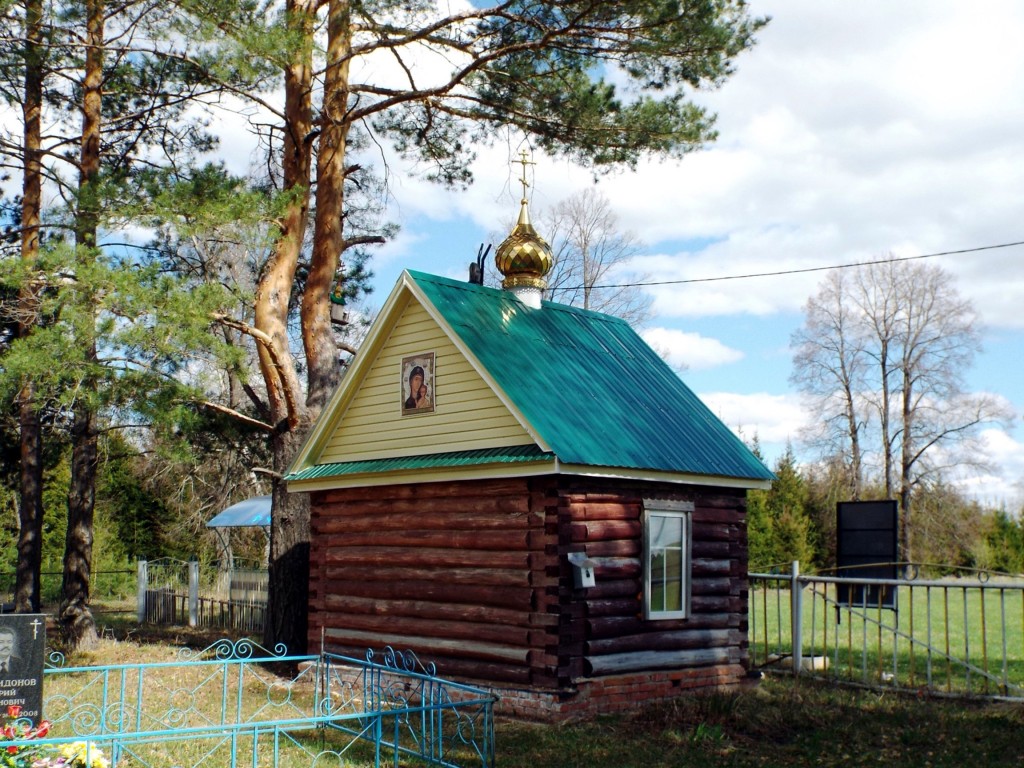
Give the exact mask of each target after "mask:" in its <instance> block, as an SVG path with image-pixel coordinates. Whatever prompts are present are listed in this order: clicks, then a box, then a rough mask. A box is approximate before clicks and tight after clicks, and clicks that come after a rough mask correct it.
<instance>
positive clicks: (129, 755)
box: [4, 640, 496, 768]
mask: <svg viewBox="0 0 1024 768" xmlns="http://www.w3.org/2000/svg"><path fill="white" fill-rule="evenodd" d="M45 691H46V698H45V702H44V714H45V716H46V718H47V720H48V721H49V722H50V726H49V732H48V733H46V734H44V736H43V737H42V738H33V739H19V738H16V737H15V738H8V739H5V740H4V749H5V754H6V753H10V751H11V750H13V751H14V752H13V754H14V756H15V757H29V758H30V759H32V760H36V759H37V758H38V759H39V760H42V759H43V758H45V757H46V756H47V755H57V754H58V753H59V750H60V748H61V747H64V748H66V747H67V745H68V743H69V742H77V743H78V745H79V747H78V749H79V750H80V751H81V752H82V753H83V755H84V754H85V752H86V750H88V751H89V752H90V756H89V757H97V758H99V757H102V758H103V759H104V760H106V759H109V761H110V763H109V764H111V765H117V766H119V768H128V767H129V766H139V767H144V768H172V766H173V767H175V768H183V767H184V766H191V767H192V768H199V766H212V765H215V766H225V767H227V766H231V767H232V768H233V767H234V766H240V765H246V766H251V767H252V768H258V767H259V766H274V767H275V768H289V767H292V766H294V767H296V768H297V767H298V766H323V765H328V764H330V765H347V764H350V760H356V761H358V764H360V765H374V766H380V765H382V764H385V763H386V764H391V765H395V766H398V765H399V764H400V760H401V761H402V762H401V764H407V762H408V761H409V760H411V761H413V762H414V763H415V764H417V765H431V766H443V767H445V768H460V767H462V766H465V767H467V768H468V767H470V766H479V767H480V768H491V766H493V765H494V719H493V705H494V703H495V701H496V698H495V696H493V695H492V694H490V693H488V692H486V691H482V690H479V689H476V688H472V687H470V686H466V685H461V684H458V683H454V682H451V681H448V680H444V679H442V678H439V677H438V676H437V674H436V670H435V669H434V667H433V666H432V665H429V664H428V665H423V664H421V663H420V662H419V660H418V659H416V657H415V656H414V655H413V654H411V653H409V652H405V653H396V652H394V651H393V650H391V649H390V648H387V649H384V651H383V652H382V653H374V652H372V651H368V652H367V655H366V658H365V659H354V658H347V657H342V656H336V655H331V654H321V655H319V656H287V655H285V654H284V651H283V649H279V650H278V652H276V653H271V652H269V651H266V650H265V649H262V648H259V646H257V645H256V644H254V643H251V642H249V641H239V642H231V641H228V640H221V641H218V642H217V643H215V644H213V645H211V646H210V647H208V648H206V649H204V650H202V651H191V650H188V649H183V650H182V652H181V653H180V654H179V657H178V658H177V659H175V660H174V661H167V662H155V663H138V664H118V665H110V666H102V667H64V666H61V665H60V663H59V662H58V664H57V665H56V666H54V667H52V668H48V669H47V670H46V672H45ZM101 753H102V754H101ZM83 762H84V763H86V764H93V765H95V764H99V761H98V760H97V762H95V763H94V762H92V761H91V759H88V757H86V756H83ZM6 764H7V763H4V765H6ZM12 764H17V765H21V764H22V763H21V762H17V763H12ZM24 764H25V765H28V764H29V762H27V761H26V762H24ZM32 764H33V765H35V764H37V763H35V762H33V763H32ZM39 764H45V765H51V764H57V763H55V762H44V763H39Z"/></svg>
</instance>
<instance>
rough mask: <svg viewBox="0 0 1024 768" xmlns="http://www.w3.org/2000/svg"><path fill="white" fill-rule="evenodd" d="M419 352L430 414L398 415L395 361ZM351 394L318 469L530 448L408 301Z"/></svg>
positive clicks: (527, 438)
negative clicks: (428, 360) (429, 373)
mask: <svg viewBox="0 0 1024 768" xmlns="http://www.w3.org/2000/svg"><path fill="white" fill-rule="evenodd" d="M426 352H433V353H434V376H435V378H434V387H433V392H432V396H433V399H434V411H433V412H432V413H422V414H414V415H403V414H402V400H403V389H402V359H403V358H406V357H409V356H412V355H420V354H423V353H426ZM353 384H356V382H353ZM357 386H358V391H357V392H355V393H354V394H353V395H352V396H351V398H350V399H349V400H348V402H349V405H348V407H347V408H346V409H345V411H344V413H343V414H342V415H341V418H340V420H339V421H338V422H337V426H336V427H335V430H334V433H333V434H331V435H330V436H329V437H328V438H327V440H326V441H325V442H324V443H323V445H324V448H323V451H322V452H321V453H320V455H319V456H318V457H316V461H317V463H318V464H328V463H334V462H341V461H362V460H365V459H382V458H393V457H396V456H414V455H418V454H424V453H444V452H448V451H464V450H475V449H482V448H496V447H505V446H512V445H530V444H533V443H534V442H535V441H534V439H533V438H532V437H530V435H529V433H527V431H526V430H525V429H524V428H523V427H522V425H521V424H520V423H519V422H518V421H517V420H516V418H515V417H514V416H513V415H512V413H511V412H510V411H509V410H508V408H506V407H505V405H504V403H502V402H501V400H500V399H499V398H498V396H497V395H496V394H495V393H494V391H493V390H492V389H491V388H490V386H489V385H488V383H487V382H486V381H484V379H483V378H482V377H481V376H480V374H478V373H477V372H476V371H475V370H474V369H473V367H472V366H471V365H470V363H469V361H468V360H466V358H465V357H464V356H463V354H462V353H461V352H460V351H459V350H458V348H457V347H456V346H455V345H454V344H453V343H452V342H451V341H450V340H449V338H448V336H447V335H446V334H445V333H444V331H443V330H442V328H441V327H440V326H439V325H438V324H437V323H436V322H435V321H434V320H433V319H432V318H431V317H430V315H428V314H427V312H426V310H424V309H423V307H422V306H421V305H420V304H419V302H418V301H416V300H415V299H412V300H410V301H409V303H408V304H407V305H406V307H405V308H404V310H402V312H401V315H400V316H399V318H398V320H397V322H396V323H395V325H394V326H393V328H392V331H391V334H390V335H389V337H388V338H387V340H386V341H385V342H384V343H383V345H382V347H381V348H380V351H379V353H378V355H377V357H376V360H374V362H373V364H372V365H371V366H370V369H369V371H368V372H367V373H366V375H365V376H364V377H363V379H362V381H361V382H359V383H358V385H357Z"/></svg>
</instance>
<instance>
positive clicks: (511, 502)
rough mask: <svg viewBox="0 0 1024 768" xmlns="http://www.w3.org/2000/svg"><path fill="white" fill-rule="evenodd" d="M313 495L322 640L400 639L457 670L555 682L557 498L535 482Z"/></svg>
mask: <svg viewBox="0 0 1024 768" xmlns="http://www.w3.org/2000/svg"><path fill="white" fill-rule="evenodd" d="M312 502H313V505H312V515H311V524H312V546H311V568H310V625H309V643H310V648H311V649H318V648H319V647H320V642H321V631H322V632H323V640H324V646H325V649H326V650H328V651H332V652H337V653H343V654H346V655H356V656H358V657H362V656H363V654H364V653H365V650H366V649H367V648H376V649H379V648H381V647H382V646H384V645H391V646H393V647H394V648H396V649H398V650H404V649H411V650H413V651H416V652H417V654H418V655H419V656H420V657H421V659H424V660H430V661H433V662H435V663H436V664H437V666H438V669H439V671H440V673H441V674H442V675H444V676H446V677H462V678H473V679H478V680H487V681H496V682H506V683H518V684H523V683H536V682H547V683H549V684H550V683H552V682H553V677H552V675H553V669H554V665H553V663H552V660H551V659H548V658H547V654H548V650H549V648H550V647H551V646H552V640H551V638H552V637H554V636H556V635H557V623H558V616H557V613H556V612H550V613H549V612H548V611H547V610H546V607H545V605H544V603H545V601H544V599H543V598H542V596H543V594H544V593H545V592H546V591H547V590H548V587H549V584H548V582H549V581H553V578H552V577H551V576H549V574H548V572H549V570H550V569H549V567H548V563H547V562H546V559H545V558H546V555H545V551H546V550H550V548H549V547H547V546H546V542H545V536H546V533H545V515H544V513H543V508H544V505H545V500H544V498H543V495H541V496H540V497H537V498H535V497H534V496H533V495H532V493H531V490H530V488H529V481H527V480H500V481H472V482H465V483H425V484H418V485H406V486H392V487H384V488H379V487H378V488H365V489H346V490H336V491H326V492H321V493H316V494H314V497H313V499H312ZM534 507H537V508H538V509H539V511H535V510H534ZM554 578H557V575H556V576H555V577H554ZM545 669H547V670H548V672H547V673H545V672H544V670H545Z"/></svg>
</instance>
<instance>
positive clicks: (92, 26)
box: [59, 0, 105, 648]
mask: <svg viewBox="0 0 1024 768" xmlns="http://www.w3.org/2000/svg"><path fill="white" fill-rule="evenodd" d="M104 13H105V9H104V4H103V2H102V0H88V2H87V3H86V39H87V43H88V45H87V48H86V54H85V72H84V74H83V77H82V137H81V157H80V161H79V182H78V201H77V209H76V211H75V217H76V220H75V246H76V252H77V253H76V258H78V259H81V260H86V261H87V260H90V259H92V258H94V251H95V248H96V231H97V229H98V226H99V201H98V191H97V189H96V181H97V180H98V178H99V172H100V126H101V120H102V101H103V92H102V86H103V45H104V40H103V36H104ZM81 300H82V301H90V299H89V298H88V297H85V298H83V299H81ZM86 309H87V314H88V312H91V311H92V307H91V306H90V307H88V308H86ZM78 332H79V333H80V334H81V336H80V338H79V340H78V341H79V343H80V344H84V345H85V346H86V348H87V355H86V362H85V365H86V367H87V368H88V367H91V366H92V365H93V364H94V362H95V360H96V335H95V327H94V326H92V325H90V324H86V325H85V326H83V327H82V328H79V329H78ZM96 386H97V384H96V380H95V377H94V376H92V375H91V373H90V372H89V371H88V370H85V371H84V372H83V377H82V391H83V394H82V396H81V397H80V398H79V399H78V401H77V402H76V403H75V408H74V410H75V415H74V423H73V425H72V428H71V488H70V489H69V491H68V531H67V537H66V538H65V541H64V580H63V584H62V587H61V603H60V615H59V621H60V626H61V632H62V633H63V635H64V639H65V641H66V642H67V643H68V645H69V646H71V647H72V648H79V647H88V646H89V645H91V644H92V643H93V642H94V641H95V640H96V624H95V622H94V620H93V617H92V611H90V609H89V577H90V569H91V567H92V539H93V512H94V509H95V503H96V463H97V455H98V452H97V445H98V438H97V432H96V411H95V408H96V406H95V403H94V402H93V400H92V397H91V394H92V392H93V391H94V390H95V388H96Z"/></svg>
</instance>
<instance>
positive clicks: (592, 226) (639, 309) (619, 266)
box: [541, 187, 651, 325]
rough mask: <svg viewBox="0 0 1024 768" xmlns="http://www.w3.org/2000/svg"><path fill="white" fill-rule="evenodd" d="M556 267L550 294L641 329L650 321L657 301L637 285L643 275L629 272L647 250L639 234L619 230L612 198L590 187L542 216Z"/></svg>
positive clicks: (549, 284)
mask: <svg viewBox="0 0 1024 768" xmlns="http://www.w3.org/2000/svg"><path fill="white" fill-rule="evenodd" d="M541 218H542V220H543V221H544V236H545V237H546V238H547V239H548V241H549V242H550V244H551V250H552V254H553V255H554V266H553V267H552V269H551V272H550V274H549V275H548V292H547V296H548V298H549V299H551V300H552V301H557V302H560V303H562V304H568V305H570V306H576V307H582V308H583V309H592V310H594V311H596V312H604V313H606V314H609V315H615V316H616V317H621V318H622V319H623V320H625V321H626V322H628V323H631V324H633V325H640V324H642V323H643V322H644V321H645V320H647V319H648V318H649V317H650V308H651V297H650V296H647V295H646V294H644V293H643V291H642V290H641V289H640V288H639V287H638V286H637V285H636V283H638V282H643V280H644V276H643V275H636V274H631V273H630V272H629V271H628V269H624V268H625V267H626V265H627V264H628V262H629V260H630V259H632V258H633V257H634V256H637V255H639V254H640V250H641V248H642V247H643V244H642V243H641V241H640V239H639V238H638V237H637V236H636V234H635V233H633V232H630V231H629V230H624V229H622V228H621V227H620V226H619V218H618V216H617V215H616V213H615V211H614V210H613V209H612V206H611V203H610V202H609V201H608V198H607V197H605V196H604V194H603V193H602V192H601V191H600V190H599V189H597V188H596V187H587V188H585V189H583V190H581V191H579V192H577V193H576V194H574V195H572V196H571V197H568V198H566V199H565V200H562V201H561V202H559V203H558V204H556V205H555V206H554V207H553V208H551V209H549V210H548V211H546V212H545V213H543V214H542V215H541Z"/></svg>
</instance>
